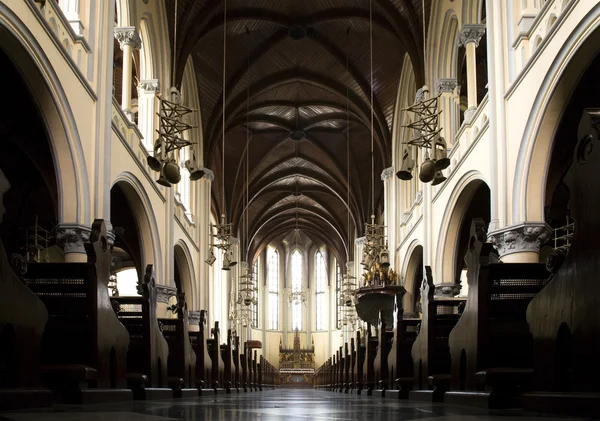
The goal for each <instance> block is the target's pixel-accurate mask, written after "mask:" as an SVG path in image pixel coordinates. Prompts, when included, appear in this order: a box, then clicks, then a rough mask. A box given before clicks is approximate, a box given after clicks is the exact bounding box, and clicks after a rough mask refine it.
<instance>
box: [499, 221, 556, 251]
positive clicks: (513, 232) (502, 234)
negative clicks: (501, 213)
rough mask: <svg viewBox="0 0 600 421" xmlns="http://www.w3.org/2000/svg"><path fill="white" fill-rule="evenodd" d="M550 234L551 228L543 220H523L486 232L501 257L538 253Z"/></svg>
mask: <svg viewBox="0 0 600 421" xmlns="http://www.w3.org/2000/svg"><path fill="white" fill-rule="evenodd" d="M551 235H552V228H550V226H549V225H548V224H546V223H545V222H523V223H522V224H518V225H512V226H510V227H505V228H501V229H499V230H496V231H492V232H490V233H488V241H489V242H490V243H492V244H493V245H494V247H495V248H496V250H498V254H499V256H500V259H502V258H503V257H504V256H507V255H509V254H513V253H523V252H534V253H539V252H540V248H541V247H542V246H543V245H544V243H546V242H547V241H548V240H549V239H550V237H551Z"/></svg>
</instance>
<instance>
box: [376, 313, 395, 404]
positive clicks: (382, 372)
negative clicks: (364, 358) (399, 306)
mask: <svg viewBox="0 0 600 421" xmlns="http://www.w3.org/2000/svg"><path fill="white" fill-rule="evenodd" d="M393 339H394V331H393V330H388V327H387V325H386V323H385V320H384V318H383V317H382V314H381V313H380V315H379V329H378V330H377V353H376V354H375V359H374V361H373V378H374V380H373V382H374V389H375V390H376V391H377V393H376V394H377V395H378V396H382V397H384V396H385V391H386V390H387V389H389V388H390V386H389V384H388V383H389V378H388V375H389V373H388V355H389V353H390V350H391V349H392V340H393Z"/></svg>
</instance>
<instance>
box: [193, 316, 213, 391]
mask: <svg viewBox="0 0 600 421" xmlns="http://www.w3.org/2000/svg"><path fill="white" fill-rule="evenodd" d="M189 335H190V342H191V343H192V349H193V350H194V352H195V353H196V387H197V388H198V390H199V391H200V394H201V395H202V394H210V393H214V389H213V387H212V381H211V374H212V373H211V372H212V360H211V358H210V355H209V353H208V345H207V343H206V341H207V331H206V310H200V324H199V329H198V332H189Z"/></svg>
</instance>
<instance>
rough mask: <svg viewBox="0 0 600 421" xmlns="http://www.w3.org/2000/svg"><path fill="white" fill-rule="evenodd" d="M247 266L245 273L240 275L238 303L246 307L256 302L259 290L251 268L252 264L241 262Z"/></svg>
mask: <svg viewBox="0 0 600 421" xmlns="http://www.w3.org/2000/svg"><path fill="white" fill-rule="evenodd" d="M241 264H242V266H245V269H244V272H245V273H244V274H243V275H241V276H240V277H239V284H238V299H237V302H238V304H243V305H244V307H249V306H250V305H252V304H256V295H257V293H258V291H257V290H256V287H255V286H254V273H253V272H252V270H251V269H250V265H248V263H246V262H242V263H241Z"/></svg>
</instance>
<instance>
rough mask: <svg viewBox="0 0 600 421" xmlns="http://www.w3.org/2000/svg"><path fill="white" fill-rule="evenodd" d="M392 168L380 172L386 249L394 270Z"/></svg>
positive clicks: (394, 201) (394, 202)
mask: <svg viewBox="0 0 600 421" xmlns="http://www.w3.org/2000/svg"><path fill="white" fill-rule="evenodd" d="M394 175H395V171H394V167H388V168H386V169H384V170H383V171H382V172H381V181H383V203H384V208H383V209H384V213H383V215H384V224H385V227H386V229H385V230H386V232H387V242H388V249H389V250H390V267H391V268H393V269H394V270H395V266H394V260H395V259H394V258H395V255H396V253H394V251H395V249H396V189H395V188H394V187H395V183H396V177H394Z"/></svg>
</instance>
